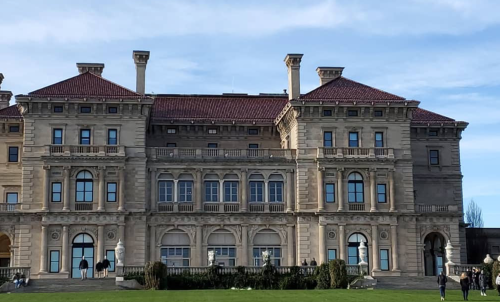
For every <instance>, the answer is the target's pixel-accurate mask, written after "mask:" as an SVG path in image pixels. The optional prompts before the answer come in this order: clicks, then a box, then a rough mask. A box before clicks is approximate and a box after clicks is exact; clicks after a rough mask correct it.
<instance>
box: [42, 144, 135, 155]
mask: <svg viewBox="0 0 500 302" xmlns="http://www.w3.org/2000/svg"><path fill="white" fill-rule="evenodd" d="M45 155H46V156H68V157H69V156H96V157H97V156H125V146H106V145H103V146H95V145H48V146H46V150H45Z"/></svg>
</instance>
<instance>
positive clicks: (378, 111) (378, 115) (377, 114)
mask: <svg viewBox="0 0 500 302" xmlns="http://www.w3.org/2000/svg"><path fill="white" fill-rule="evenodd" d="M373 115H375V116H376V117H381V116H384V111H382V110H375V111H374V112H373Z"/></svg>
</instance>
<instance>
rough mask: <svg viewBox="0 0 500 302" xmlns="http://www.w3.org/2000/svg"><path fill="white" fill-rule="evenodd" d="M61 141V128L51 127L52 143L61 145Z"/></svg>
mask: <svg viewBox="0 0 500 302" xmlns="http://www.w3.org/2000/svg"><path fill="white" fill-rule="evenodd" d="M62 143H63V130H62V129H59V128H58V129H53V130H52V144H53V145H62Z"/></svg>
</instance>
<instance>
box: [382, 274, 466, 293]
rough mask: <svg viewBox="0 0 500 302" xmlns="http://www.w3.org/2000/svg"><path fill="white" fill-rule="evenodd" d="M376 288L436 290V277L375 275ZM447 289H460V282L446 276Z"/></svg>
mask: <svg viewBox="0 0 500 302" xmlns="http://www.w3.org/2000/svg"><path fill="white" fill-rule="evenodd" d="M376 288H377V289H418V290H425V289H428V290H437V289H438V284H437V277H434V276H429V277H404V276H403V277H377V287H376ZM446 288H447V289H460V284H459V283H457V282H456V281H455V280H453V279H452V278H448V283H447V284H446Z"/></svg>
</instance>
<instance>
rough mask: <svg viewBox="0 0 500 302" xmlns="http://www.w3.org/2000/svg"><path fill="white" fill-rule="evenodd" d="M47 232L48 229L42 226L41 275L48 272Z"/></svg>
mask: <svg viewBox="0 0 500 302" xmlns="http://www.w3.org/2000/svg"><path fill="white" fill-rule="evenodd" d="M47 232H48V227H47V226H45V225H42V233H41V238H40V273H46V272H47Z"/></svg>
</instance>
